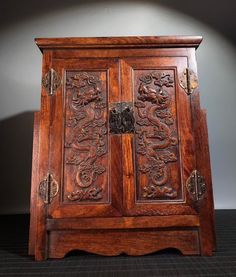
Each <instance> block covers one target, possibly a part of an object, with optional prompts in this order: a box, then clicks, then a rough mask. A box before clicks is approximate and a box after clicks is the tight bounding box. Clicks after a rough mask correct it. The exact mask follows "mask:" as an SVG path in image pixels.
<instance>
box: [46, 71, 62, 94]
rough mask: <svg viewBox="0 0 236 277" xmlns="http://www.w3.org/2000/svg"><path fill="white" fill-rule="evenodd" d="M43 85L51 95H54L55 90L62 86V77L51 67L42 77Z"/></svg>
mask: <svg viewBox="0 0 236 277" xmlns="http://www.w3.org/2000/svg"><path fill="white" fill-rule="evenodd" d="M42 85H43V87H44V88H45V90H46V91H47V93H48V95H49V96H52V95H53V94H54V93H55V91H56V90H57V89H58V88H59V87H60V86H61V78H60V76H59V75H58V74H57V72H56V71H55V70H54V69H53V68H51V69H50V70H49V71H48V72H47V73H46V74H45V75H44V77H43V78H42Z"/></svg>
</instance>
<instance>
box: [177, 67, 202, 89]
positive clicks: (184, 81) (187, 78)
mask: <svg viewBox="0 0 236 277" xmlns="http://www.w3.org/2000/svg"><path fill="white" fill-rule="evenodd" d="M180 86H181V87H182V88H183V89H184V90H185V92H186V93H187V94H188V95H190V94H191V93H192V92H193V91H194V89H196V88H197V87H198V78H197V74H196V73H195V72H194V71H193V70H192V69H190V68H188V67H187V68H186V69H185V70H184V72H183V73H182V74H181V76H180Z"/></svg>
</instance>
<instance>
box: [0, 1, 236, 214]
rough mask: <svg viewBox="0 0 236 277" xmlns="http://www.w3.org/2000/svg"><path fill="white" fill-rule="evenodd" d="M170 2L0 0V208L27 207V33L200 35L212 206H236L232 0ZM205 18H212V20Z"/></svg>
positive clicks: (34, 72) (34, 93)
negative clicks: (208, 140)
mask: <svg viewBox="0 0 236 277" xmlns="http://www.w3.org/2000/svg"><path fill="white" fill-rule="evenodd" d="M173 2H174V1H115V0H113V1H99V0H97V1H78V0H76V1H75V0H69V1H62V0H58V1H51V0H47V1H46V0H44V1H43V0H42V1H30V0H21V1H13V0H8V1H5V2H4V3H2V4H1V14H0V37H1V43H0V157H1V158H0V172H1V181H0V194H1V196H2V197H1V201H0V213H2V214H4V213H25V212H29V197H30V195H29V193H30V174H31V173H30V172H31V147H32V124H33V111H35V110H39V106H40V83H41V53H40V52H39V50H38V49H37V47H36V46H35V44H34V41H33V39H34V37H63V36H125V35H202V36H203V37H204V41H203V43H202V45H201V46H200V48H199V49H198V51H197V60H198V68H199V77H200V87H201V103H202V107H204V108H206V109H207V111H208V127H209V136H210V151H211V160H212V171H213V185H214V194H215V206H216V208H218V209H232V208H236V201H235V197H236V186H235V180H236V166H235V165H236V161H235V159H236V158H235V157H236V147H235V143H236V120H235V118H236V109H235V105H236V82H235V60H236V49H235V45H234V44H233V41H230V40H229V37H226V36H224V33H225V34H227V35H228V34H230V32H229V30H227V32H224V29H223V27H222V26H224V23H225V26H230V25H229V20H230V17H229V16H230V15H231V14H232V12H231V11H232V10H233V9H234V8H233V6H232V5H233V4H232V3H234V1H231V2H232V3H231V4H230V5H224V9H222V10H221V9H220V6H219V5H220V4H217V3H215V1H214V2H212V0H208V1H202V0H200V1H197V2H198V3H197V6H198V8H197V10H196V12H194V11H195V10H194V5H196V2H195V4H194V2H193V1H178V6H177V5H175V4H171V3H173ZM219 2H220V1H219ZM226 2H227V1H226ZM212 3H214V6H213V5H212ZM181 5H182V6H181ZM191 5H192V6H191ZM217 5H218V6H217ZM227 8H228V13H227V10H226V9H227ZM206 10H208V15H209V16H208V15H207V12H206ZM234 10H235V9H234ZM217 11H222V12H223V13H224V14H225V15H228V16H226V17H225V16H224V14H217ZM210 19H212V22H215V23H217V24H215V25H214V24H213V25H211V26H210V25H209V24H210ZM200 20H201V21H200ZM214 20H215V21H214ZM217 20H218V21H217ZM220 21H221V22H222V24H223V25H222V24H220ZM203 22H205V23H203ZM206 23H208V24H206ZM218 23H219V24H218ZM226 23H227V24H228V25H227V24H226ZM217 26H221V28H219V29H217ZM214 28H216V29H214ZM217 30H218V31H217Z"/></svg>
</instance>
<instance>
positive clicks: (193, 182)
mask: <svg viewBox="0 0 236 277" xmlns="http://www.w3.org/2000/svg"><path fill="white" fill-rule="evenodd" d="M187 190H188V192H189V194H190V196H191V198H192V199H193V200H194V201H199V200H201V199H202V198H203V197H204V195H205V193H206V190H207V186H206V183H205V179H204V177H203V176H201V174H200V172H199V171H197V170H193V172H192V173H191V175H190V176H189V178H188V180H187Z"/></svg>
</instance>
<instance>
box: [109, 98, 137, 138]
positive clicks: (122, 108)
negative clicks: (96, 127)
mask: <svg viewBox="0 0 236 277" xmlns="http://www.w3.org/2000/svg"><path fill="white" fill-rule="evenodd" d="M109 125H110V133H112V134H124V133H132V132H134V115H133V107H132V103H128V102H121V103H112V104H111V106H110V109H109Z"/></svg>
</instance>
